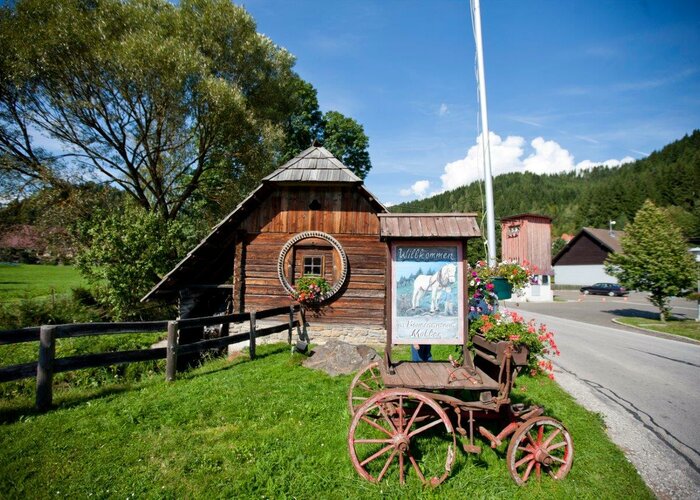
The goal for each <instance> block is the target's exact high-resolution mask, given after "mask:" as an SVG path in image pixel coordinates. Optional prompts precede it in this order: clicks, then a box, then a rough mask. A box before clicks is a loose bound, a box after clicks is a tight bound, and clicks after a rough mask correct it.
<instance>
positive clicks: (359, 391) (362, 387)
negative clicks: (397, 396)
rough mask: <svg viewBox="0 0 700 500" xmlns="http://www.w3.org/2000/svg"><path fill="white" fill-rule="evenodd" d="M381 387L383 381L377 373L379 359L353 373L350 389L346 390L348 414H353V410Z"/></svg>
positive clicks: (382, 386) (381, 388)
mask: <svg viewBox="0 0 700 500" xmlns="http://www.w3.org/2000/svg"><path fill="white" fill-rule="evenodd" d="M383 389H384V381H382V377H381V374H380V373H379V361H374V362H372V363H370V364H368V365H367V366H365V367H364V368H363V369H362V370H360V371H359V372H357V375H355V378H353V379H352V382H351V383H350V390H349V391H348V410H350V416H353V415H355V410H357V409H358V408H359V407H360V405H362V403H364V402H365V401H367V399H368V398H370V397H372V396H374V395H375V394H376V393H378V392H379V391H381V390H383Z"/></svg>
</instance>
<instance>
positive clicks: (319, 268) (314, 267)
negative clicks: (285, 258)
mask: <svg viewBox="0 0 700 500" xmlns="http://www.w3.org/2000/svg"><path fill="white" fill-rule="evenodd" d="M309 274H312V275H314V276H322V275H323V257H304V276H306V275H309Z"/></svg>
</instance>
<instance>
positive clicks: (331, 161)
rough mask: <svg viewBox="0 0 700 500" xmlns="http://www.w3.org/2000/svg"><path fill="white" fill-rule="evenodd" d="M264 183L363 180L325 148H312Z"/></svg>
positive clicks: (293, 159) (359, 182) (360, 181)
mask: <svg viewBox="0 0 700 500" xmlns="http://www.w3.org/2000/svg"><path fill="white" fill-rule="evenodd" d="M263 182H332V183H336V182H352V183H357V184H362V179H360V178H359V177H358V176H356V175H355V174H354V173H353V171H352V170H350V169H349V168H348V167H346V166H345V165H343V164H342V163H341V162H340V160H338V159H337V158H336V157H335V156H333V155H332V154H331V152H330V151H328V150H327V149H326V148H324V147H323V146H311V147H310V148H308V149H306V150H305V151H302V152H301V153H299V154H298V155H297V156H295V157H294V158H292V159H291V160H289V161H288V162H287V163H285V164H284V165H282V166H281V167H279V168H278V169H277V170H275V171H274V172H272V173H271V174H270V175H268V176H267V177H265V178H263Z"/></svg>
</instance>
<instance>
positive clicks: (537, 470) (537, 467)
mask: <svg viewBox="0 0 700 500" xmlns="http://www.w3.org/2000/svg"><path fill="white" fill-rule="evenodd" d="M535 475H536V476H537V479H539V478H540V477H542V464H541V463H539V462H537V463H536V464H535Z"/></svg>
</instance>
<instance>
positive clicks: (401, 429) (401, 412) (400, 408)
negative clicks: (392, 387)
mask: <svg viewBox="0 0 700 500" xmlns="http://www.w3.org/2000/svg"><path fill="white" fill-rule="evenodd" d="M403 417H404V409H403V396H402V395H399V432H403Z"/></svg>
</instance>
